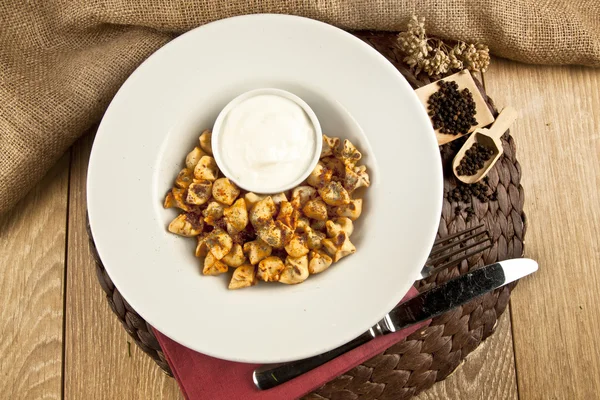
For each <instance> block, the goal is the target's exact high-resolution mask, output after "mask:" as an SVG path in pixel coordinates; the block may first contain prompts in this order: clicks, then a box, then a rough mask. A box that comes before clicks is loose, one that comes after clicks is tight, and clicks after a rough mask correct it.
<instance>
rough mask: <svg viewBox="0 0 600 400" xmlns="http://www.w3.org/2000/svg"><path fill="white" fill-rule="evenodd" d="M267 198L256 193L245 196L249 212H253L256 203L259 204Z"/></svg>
mask: <svg viewBox="0 0 600 400" xmlns="http://www.w3.org/2000/svg"><path fill="white" fill-rule="evenodd" d="M266 197H267V196H261V195H258V194H256V193H254V192H248V193H246V194H245V195H244V201H245V202H246V209H247V210H251V209H252V207H254V205H255V204H256V203H258V202H259V201H261V200H264V199H265V198H266Z"/></svg>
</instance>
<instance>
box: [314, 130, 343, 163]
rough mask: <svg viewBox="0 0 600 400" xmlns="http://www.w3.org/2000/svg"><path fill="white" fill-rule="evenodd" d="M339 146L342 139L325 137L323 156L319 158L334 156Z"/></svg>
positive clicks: (322, 148) (322, 149)
mask: <svg viewBox="0 0 600 400" xmlns="http://www.w3.org/2000/svg"><path fill="white" fill-rule="evenodd" d="M339 145H340V138H336V137H329V136H327V135H323V147H321V156H320V157H319V158H323V157H329V156H332V155H333V151H334V149H335V148H337V147H338V146H339Z"/></svg>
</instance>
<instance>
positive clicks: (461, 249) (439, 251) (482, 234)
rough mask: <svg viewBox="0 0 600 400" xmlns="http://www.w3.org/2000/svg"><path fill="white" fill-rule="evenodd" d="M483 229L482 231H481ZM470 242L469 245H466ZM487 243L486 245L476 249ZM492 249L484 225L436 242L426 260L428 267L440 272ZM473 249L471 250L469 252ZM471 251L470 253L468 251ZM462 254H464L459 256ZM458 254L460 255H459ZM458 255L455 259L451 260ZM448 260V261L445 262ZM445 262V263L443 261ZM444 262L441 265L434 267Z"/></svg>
mask: <svg viewBox="0 0 600 400" xmlns="http://www.w3.org/2000/svg"><path fill="white" fill-rule="evenodd" d="M481 228H483V230H481ZM461 236H462V237H461ZM470 241H472V242H471V243H468V242H470ZM486 242H487V245H485V246H483V247H478V246H481V245H483V244H484V243H486ZM490 247H492V240H491V238H490V235H489V233H488V231H487V230H486V229H485V227H484V225H483V224H481V225H478V226H475V227H472V228H469V229H466V230H464V231H462V232H458V233H455V234H453V235H450V236H447V237H444V238H441V239H438V240H436V241H435V242H434V243H433V248H432V250H431V253H430V254H429V259H428V260H427V264H428V265H432V266H435V269H436V270H442V269H445V268H448V267H450V266H452V265H455V264H458V263H460V262H461V261H463V260H466V259H467V258H469V257H471V256H472V255H474V254H477V253H480V252H482V251H484V250H487V249H489V248H490ZM471 249H473V250H471ZM468 250H471V251H468ZM460 253H464V254H460ZM459 254H460V255H459ZM456 255H459V256H458V257H456V258H452V257H454V256H456ZM447 259H449V260H447ZM445 260H447V261H445ZM442 261H445V262H444V264H442V265H439V266H438V265H436V264H438V263H440V262H442Z"/></svg>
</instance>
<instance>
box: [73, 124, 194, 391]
mask: <svg viewBox="0 0 600 400" xmlns="http://www.w3.org/2000/svg"><path fill="white" fill-rule="evenodd" d="M92 141H93V135H87V136H85V137H83V138H82V139H81V140H80V141H79V142H78V143H77V144H76V145H75V146H74V148H73V162H72V164H73V165H72V169H71V185H70V189H71V190H70V196H71V197H70V202H69V236H68V257H67V260H68V261H67V298H66V324H65V330H66V337H65V346H66V348H65V382H64V393H65V398H66V399H179V398H182V397H181V394H180V392H179V388H178V387H177V383H176V382H175V380H174V379H172V378H170V377H168V376H166V375H165V374H164V373H163V372H162V371H161V370H160V368H158V366H156V364H154V362H153V361H152V360H151V359H150V358H149V357H147V356H146V355H145V354H144V353H143V352H142V351H141V350H140V349H139V348H138V347H137V346H136V344H135V343H134V342H133V340H132V339H131V338H130V337H129V336H128V335H127V333H126V332H125V330H124V329H123V327H122V326H121V324H120V323H119V321H118V320H117V318H116V316H115V315H114V314H113V313H112V311H111V310H110V308H109V306H108V304H107V302H106V299H105V294H104V292H103V291H102V289H101V287H100V285H99V284H98V280H97V278H96V273H95V269H94V261H93V258H92V256H91V254H90V252H89V249H88V237H87V233H86V229H85V221H86V220H85V215H86V200H85V193H86V191H85V187H86V185H85V181H86V173H87V164H88V159H89V153H90V149H91V145H92ZM128 342H129V343H131V345H129V344H128ZM129 347H130V348H131V355H129V350H128V348H129Z"/></svg>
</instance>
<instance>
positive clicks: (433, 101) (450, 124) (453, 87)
mask: <svg viewBox="0 0 600 400" xmlns="http://www.w3.org/2000/svg"><path fill="white" fill-rule="evenodd" d="M438 86H439V87H440V88H439V89H438V91H437V92H435V93H434V94H432V95H431V96H430V97H429V100H427V103H428V104H429V105H428V113H429V117H430V118H431V122H432V123H433V128H434V129H439V131H440V133H444V134H448V135H458V134H463V133H468V132H469V129H471V126H474V125H477V120H476V119H475V114H476V113H477V111H476V110H475V101H473V94H472V93H471V91H470V90H469V89H466V88H465V89H463V90H461V91H459V90H458V84H457V83H456V82H445V81H442V80H440V81H438Z"/></svg>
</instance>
